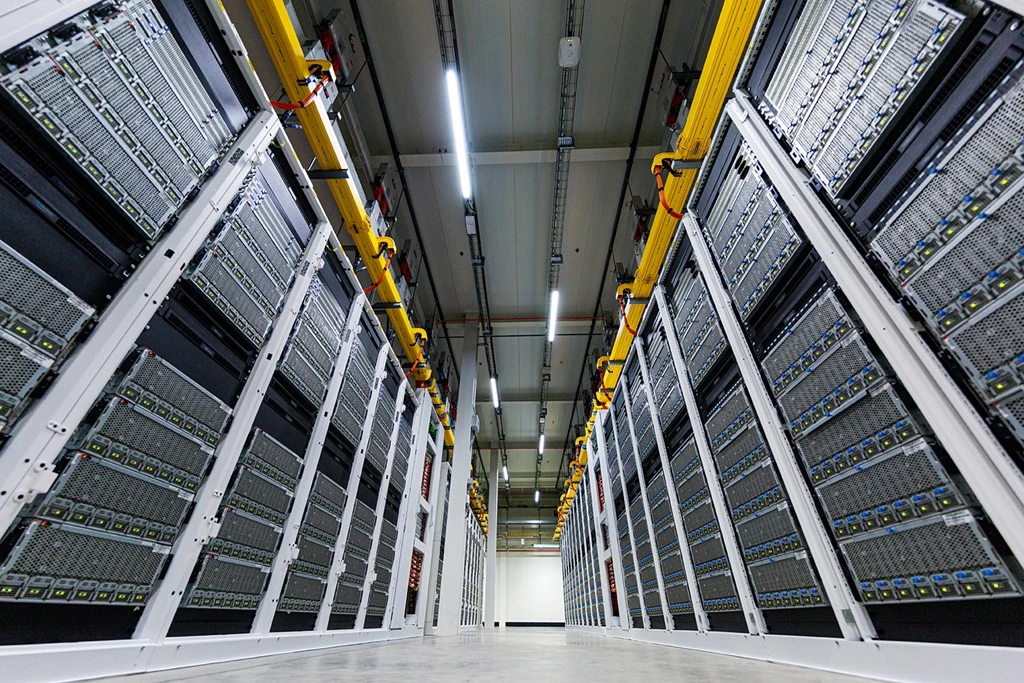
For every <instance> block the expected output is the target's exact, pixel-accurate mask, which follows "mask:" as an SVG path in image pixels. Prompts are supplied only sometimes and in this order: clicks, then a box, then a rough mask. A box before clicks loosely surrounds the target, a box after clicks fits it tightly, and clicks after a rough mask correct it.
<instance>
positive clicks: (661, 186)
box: [634, 171, 683, 336]
mask: <svg viewBox="0 0 1024 683" xmlns="http://www.w3.org/2000/svg"><path fill="white" fill-rule="evenodd" d="M654 177H655V179H656V180H657V183H658V199H659V200H661V208H663V209H665V211H667V212H668V215H669V216H672V218H675V219H676V220H677V221H678V220H680V219H681V218H682V217H683V214H681V213H679V212H678V211H675V210H674V209H673V208H672V207H671V206H669V205H668V200H666V199H665V181H664V180H663V179H662V177H661V172H660V171H657V172H655V174H654ZM634 336H635V335H634Z"/></svg>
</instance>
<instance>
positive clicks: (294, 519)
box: [249, 294, 363, 633]
mask: <svg viewBox="0 0 1024 683" xmlns="http://www.w3.org/2000/svg"><path fill="white" fill-rule="evenodd" d="M362 298H363V295H362V294H359V295H357V296H356V297H355V298H354V299H353V300H352V305H351V306H350V308H349V312H348V319H347V320H346V323H345V338H344V340H343V341H342V344H341V350H340V351H339V352H338V360H337V362H336V363H335V364H334V372H333V374H332V375H331V380H330V382H329V383H328V385H327V395H326V396H325V397H324V401H323V405H322V406H321V408H320V412H319V413H317V416H316V421H315V422H314V423H313V433H312V435H311V436H310V439H309V444H307V446H306V453H305V457H303V459H302V474H301V475H300V476H299V483H298V485H297V486H296V488H295V498H294V500H293V501H292V509H291V511H290V512H289V513H288V517H287V518H286V519H285V522H284V531H283V533H282V537H281V545H280V546H279V547H278V549H277V554H276V555H275V556H274V564H273V565H271V572H270V579H269V581H267V590H266V592H264V594H263V599H262V600H260V606H259V607H258V608H257V609H256V618H255V619H253V623H252V629H250V631H249V632H250V633H269V632H270V625H271V624H272V623H273V621H274V614H275V613H276V612H277V603H278V601H279V600H280V599H281V591H282V590H283V589H284V582H285V579H286V578H287V577H288V567H289V566H290V565H291V563H292V561H293V560H294V559H295V557H296V556H297V554H298V551H299V548H298V545H297V541H298V538H299V527H301V526H302V518H303V516H304V515H305V514H306V503H307V502H308V501H309V494H310V492H311V491H312V490H313V482H314V481H315V480H316V472H317V465H318V464H319V463H320V454H321V453H322V452H323V448H324V440H325V439H326V438H327V428H328V427H329V426H330V423H331V412H332V409H331V407H332V406H334V404H335V403H337V402H338V394H339V393H340V392H341V382H342V380H343V379H344V377H345V369H346V368H347V367H348V359H349V356H351V355H352V343H353V341H354V340H355V337H356V335H355V329H356V327H357V326H358V325H359V316H360V314H361V313H362V312H363V302H362Z"/></svg>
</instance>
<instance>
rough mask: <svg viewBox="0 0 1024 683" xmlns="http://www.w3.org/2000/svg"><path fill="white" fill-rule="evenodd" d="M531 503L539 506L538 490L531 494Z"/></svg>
mask: <svg viewBox="0 0 1024 683" xmlns="http://www.w3.org/2000/svg"><path fill="white" fill-rule="evenodd" d="M533 502H534V503H536V504H537V505H540V489H537V490H536V491H534V492H533Z"/></svg>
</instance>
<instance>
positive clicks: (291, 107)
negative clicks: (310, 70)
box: [270, 74, 330, 111]
mask: <svg viewBox="0 0 1024 683" xmlns="http://www.w3.org/2000/svg"><path fill="white" fill-rule="evenodd" d="M329 80H330V77H329V76H328V75H327V74H324V75H323V76H322V77H321V78H320V82H319V83H317V84H316V87H315V88H313V89H312V90H310V91H309V94H308V95H306V96H305V97H304V98H302V100H300V101H299V102H280V101H278V100H270V106H271V107H273V108H274V109H285V110H287V111H295V110H296V109H305V108H306V107H308V106H309V105H310V104H311V103H312V102H313V99H314V98H315V97H316V96H317V93H319V92H320V89H321V88H323V87H324V84H325V83H327V81H329Z"/></svg>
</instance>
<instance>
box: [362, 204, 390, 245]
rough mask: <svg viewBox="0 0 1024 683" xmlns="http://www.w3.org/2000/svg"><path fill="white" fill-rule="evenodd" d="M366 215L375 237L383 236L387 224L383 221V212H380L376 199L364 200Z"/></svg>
mask: <svg viewBox="0 0 1024 683" xmlns="http://www.w3.org/2000/svg"><path fill="white" fill-rule="evenodd" d="M365 208H366V215H367V216H369V217H370V225H372V226H373V233H374V234H375V235H376V236H377V237H384V236H385V235H386V234H387V233H388V225H387V223H385V222H384V214H383V213H381V210H380V204H379V203H377V200H376V199H371V200H370V201H368V202H366V207H365Z"/></svg>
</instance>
